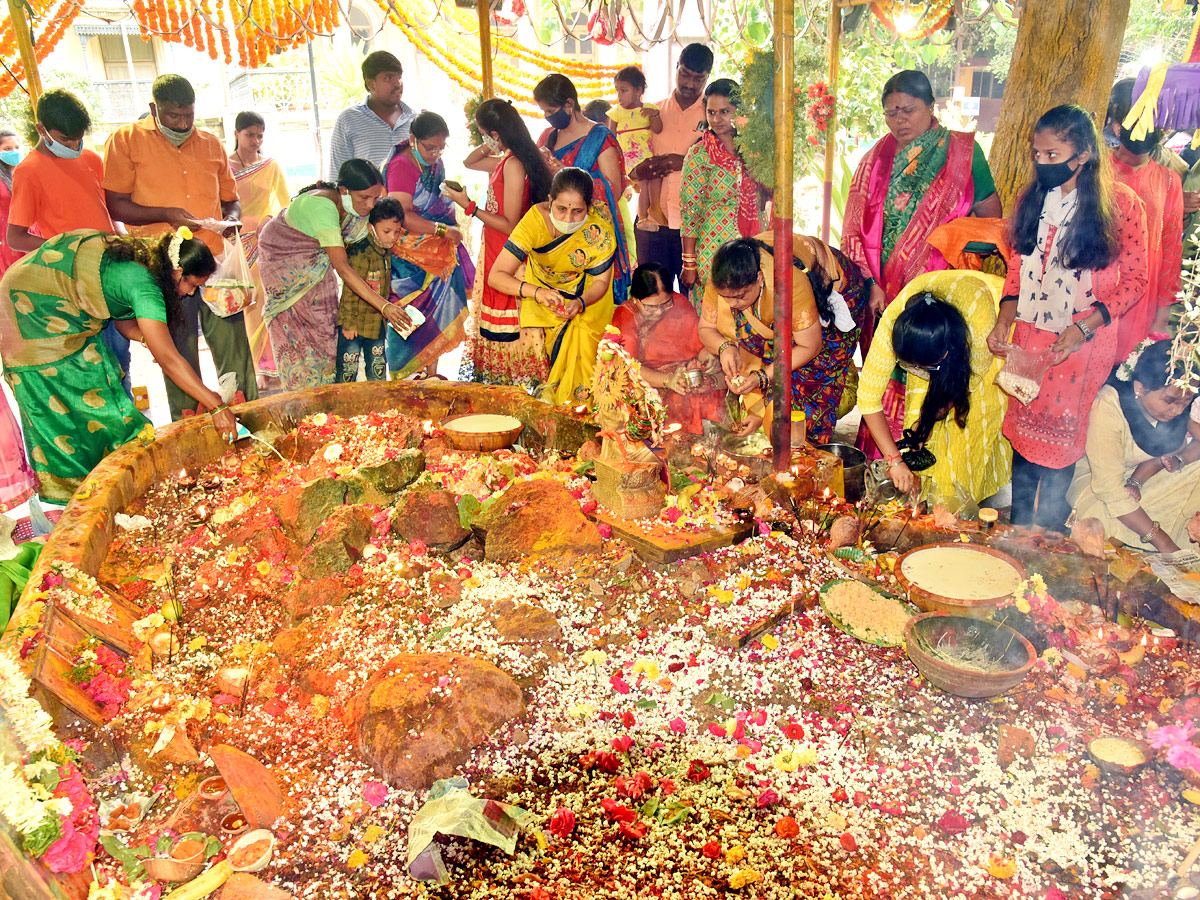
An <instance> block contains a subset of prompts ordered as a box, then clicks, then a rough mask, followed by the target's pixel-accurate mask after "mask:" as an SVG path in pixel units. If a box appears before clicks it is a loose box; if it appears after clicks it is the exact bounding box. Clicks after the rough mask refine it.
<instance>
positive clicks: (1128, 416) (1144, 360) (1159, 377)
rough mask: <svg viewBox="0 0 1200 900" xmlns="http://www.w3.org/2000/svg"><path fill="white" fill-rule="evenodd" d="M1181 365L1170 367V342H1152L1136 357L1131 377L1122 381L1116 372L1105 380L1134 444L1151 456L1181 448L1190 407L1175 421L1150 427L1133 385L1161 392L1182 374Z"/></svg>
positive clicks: (1185, 436)
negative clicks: (1136, 384)
mask: <svg viewBox="0 0 1200 900" xmlns="http://www.w3.org/2000/svg"><path fill="white" fill-rule="evenodd" d="M1183 366H1184V363H1176V364H1174V365H1172V364H1171V341H1169V340H1166V341H1155V342H1154V343H1153V344H1151V345H1150V346H1149V347H1147V348H1146V349H1145V350H1143V351H1142V355H1141V356H1139V357H1138V361H1137V363H1135V364H1134V367H1133V377H1132V378H1130V379H1129V380H1128V381H1122V380H1121V379H1120V378H1118V377H1117V372H1116V371H1114V372H1113V374H1112V375H1110V376H1109V378H1108V384H1110V385H1112V386H1113V387H1114V388H1115V389H1116V391H1117V399H1118V400H1120V402H1121V412H1122V413H1124V415H1125V421H1126V422H1127V423H1128V425H1129V433H1130V435H1131V436H1132V437H1133V442H1134V443H1135V444H1137V445H1138V447H1140V448H1141V449H1142V450H1143V451H1145V452H1146V453H1148V454H1150V455H1151V456H1163V455H1165V454H1167V453H1174V452H1176V451H1177V450H1178V449H1179V448H1180V447H1182V446H1183V442H1184V440H1185V439H1186V438H1187V429H1188V422H1189V420H1190V416H1189V412H1190V410H1191V404H1189V405H1188V407H1187V409H1184V410H1183V412H1181V413H1180V414H1179V415H1178V416H1176V417H1175V418H1174V419H1171V420H1170V421H1168V422H1158V423H1157V424H1155V425H1151V424H1150V423H1149V422H1148V421H1147V420H1146V416H1145V414H1144V413H1143V412H1142V410H1141V407H1140V406H1139V405H1138V401H1137V395H1136V393H1135V392H1134V382H1135V381H1136V382H1139V383H1140V384H1141V385H1142V387H1144V388H1145V389H1146V390H1147V391H1158V390H1162V389H1163V388H1165V387H1167V386H1168V384H1170V382H1171V381H1172V380H1173V379H1175V378H1177V377H1179V376H1180V375H1182V374H1183V372H1182V371H1181V369H1182V367H1183ZM1193 402H1195V401H1194V400H1193Z"/></svg>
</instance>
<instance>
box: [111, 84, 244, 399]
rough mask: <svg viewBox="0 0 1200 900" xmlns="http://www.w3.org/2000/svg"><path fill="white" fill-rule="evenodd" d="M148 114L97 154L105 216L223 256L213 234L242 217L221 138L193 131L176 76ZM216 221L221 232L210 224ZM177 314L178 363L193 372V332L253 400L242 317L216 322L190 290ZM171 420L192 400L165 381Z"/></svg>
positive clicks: (185, 93) (191, 108) (158, 90)
mask: <svg viewBox="0 0 1200 900" xmlns="http://www.w3.org/2000/svg"><path fill="white" fill-rule="evenodd" d="M151 96H152V97H153V100H152V102H151V103H150V115H149V116H146V117H145V118H144V119H142V120H141V121H139V122H135V123H134V124H132V125H125V126H123V127H122V128H119V129H117V131H115V132H114V133H113V135H112V137H110V138H109V140H108V145H107V146H106V147H105V149H104V190H105V193H106V196H107V201H108V210H109V212H110V213H111V214H112V217H113V219H114V220H115V221H118V222H124V223H125V225H126V226H128V228H129V231H130V233H131V234H135V235H138V236H142V237H146V236H152V235H158V234H163V233H165V232H167V231H171V230H172V229H176V228H179V227H182V226H187V227H188V228H191V229H193V230H195V232H196V237H198V238H200V239H201V240H203V241H204V243H205V244H206V245H207V246H208V248H209V250H211V251H212V253H213V255H214V256H216V255H219V254H221V253H222V252H224V243H223V241H222V239H221V235H220V234H218V233H217V231H214V230H211V229H209V228H200V227H199V223H200V222H202V221H203V222H211V223H214V224H213V227H215V228H217V229H218V230H221V231H224V232H225V233H226V234H229V235H232V234H233V231H234V229H236V228H237V220H238V219H239V218H240V217H241V214H242V209H241V204H240V203H239V202H238V195H237V186H236V184H235V183H234V180H233V175H232V173H231V172H230V169H229V160H228V158H227V157H226V155H225V148H224V147H222V146H221V141H220V139H219V138H218V137H217V136H216V135H214V134H210V133H209V132H207V131H200V130H198V129H197V128H196V127H195V117H196V113H195V108H196V93H195V91H194V90H193V89H192V85H191V84H190V83H189V82H188V81H187V79H186V78H184V77H183V76H181V75H160V76H159V77H158V78H157V79H155V81H154V86H153V87H152V89H151ZM216 222H221V223H222V224H221V225H216V224H215V223H216ZM180 302H181V304H182V313H181V315H180V317H179V319H178V321H177V322H175V323H173V326H172V332H171V334H172V337H173V338H174V339H175V345H176V346H177V347H178V348H179V352H180V353H181V354H183V357H184V358H185V359H187V360H188V362H190V363H191V364H192V366H193V367H194V368H195V369H196V371H197V372H199V369H200V358H199V353H198V349H197V338H198V332H199V330H200V329H203V331H204V338H205V340H206V341H207V343H208V346H209V349H211V350H212V355H213V362H214V363H215V364H216V367H217V371H218V372H219V373H220V374H222V375H225V374H227V373H232V374H234V375H235V376H236V378H237V387H238V389H239V390H240V391H242V393H243V394H244V395H245V397H246V399H247V400H254V399H256V398H257V397H258V387H257V379H256V378H255V373H254V362H253V358H252V356H251V355H250V344H249V341H248V340H247V337H246V326H245V324H244V321H243V314H242V313H240V312H239V313H236V314H235V315H232V316H229V317H228V318H224V319H223V318H221V317H220V316H218V315H217V314H216V313H214V312H212V310H210V309H209V308H208V306H207V305H205V304H204V303H203V302H202V300H201V296H200V290H199V289H198V290H196V291H194V292H193V293H191V294H189V295H188V296H187V297H184V298H183V299H182V300H181V301H180ZM164 381H165V384H166V388H167V400H168V402H169V403H170V407H171V417H172V418H173V419H178V418H180V417H181V416H182V415H183V410H184V409H186V408H188V407H189V406H192V401H191V398H190V397H189V396H188V394H186V393H185V392H184V391H182V390H181V389H180V388H179V387H178V385H176V384H175V383H174V382H173V381H171V379H170V378H169V377H164Z"/></svg>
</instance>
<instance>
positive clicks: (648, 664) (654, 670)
mask: <svg viewBox="0 0 1200 900" xmlns="http://www.w3.org/2000/svg"><path fill="white" fill-rule="evenodd" d="M639 672H645V673H646V677H647V678H649V679H651V680H653V679H655V678H657V677H658V665H657V664H656V663H654V662H653V661H652V660H649V659H639V660H638V661H637V662H635V663H634V664H633V674H635V675H637V674H638V673H639Z"/></svg>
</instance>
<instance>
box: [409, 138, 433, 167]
mask: <svg viewBox="0 0 1200 900" xmlns="http://www.w3.org/2000/svg"><path fill="white" fill-rule="evenodd" d="M408 146H410V147H412V152H413V156H414V157H416V160H417V165H419V166H420V167H421V168H422V169H428V168H429V163H427V162H425V157H423V156H422V155H421V151H420V150H418V149H417V142H416V141H412V142H410V143H409V145H408Z"/></svg>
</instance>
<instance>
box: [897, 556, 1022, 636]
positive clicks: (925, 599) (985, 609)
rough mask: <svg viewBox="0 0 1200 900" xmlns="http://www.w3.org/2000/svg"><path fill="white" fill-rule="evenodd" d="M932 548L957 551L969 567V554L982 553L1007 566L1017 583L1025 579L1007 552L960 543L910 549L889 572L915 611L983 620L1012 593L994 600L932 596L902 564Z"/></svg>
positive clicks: (992, 598) (1018, 565) (1017, 564)
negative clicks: (1011, 569)
mask: <svg viewBox="0 0 1200 900" xmlns="http://www.w3.org/2000/svg"><path fill="white" fill-rule="evenodd" d="M934 548H946V549H948V550H950V551H954V552H960V553H962V554H963V565H964V566H969V565H970V563H971V560H970V555H969V554H986V555H987V556H991V557H993V558H995V559H999V560H1003V561H1004V562H1005V563H1007V564H1008V565H1010V566H1011V567H1012V568H1013V569H1014V570H1015V571H1016V573H1017V582H1018V583H1019V582H1021V581H1024V580H1025V567H1024V566H1023V565H1021V563H1019V562H1018V561H1017V560H1015V559H1013V558H1012V557H1011V556H1009V555H1008V554H1007V553H1001V552H1000V551H999V550H993V549H992V548H991V547H982V546H980V545H978V544H963V543H961V542H958V541H945V542H942V543H938V544H925V545H924V546H921V547H914V548H913V549H912V550H909V551H908V552H907V553H905V554H903V555H902V556H901V557H900V558H899V559H897V560H896V565H895V568H894V569H893V571H894V572H895V575H896V580H897V581H898V582H900V586H901V587H902V588H903V589H904V590H905V591H906V592H907V593H908V599H909V600H911V601H912V603H913V604H914V605H916V606H917V607H918V608H919V609H922V610H924V611H925V612H935V611H937V610H942V611H944V612H950V613H957V614H959V615H964V616H972V617H974V618H977V619H986V618H988V617H989V616H991V614H992V613H994V612H995V611H996V608H997V607H998V606H999V605H1000V604H1001V603H1003V602H1004V601H1006V600H1009V599H1011V597H1012V593H1011V592H1009V593H1005V594H1001V595H1000V596H998V597H978V598H965V599H964V598H961V597H948V596H944V595H942V594H936V593H934V592H933V591H930V590H928V589H926V588H924V587H922V586H921V585H919V584H917V583H915V582H913V581H912V580H911V579H910V578H909V577H908V576H907V575H906V574H905V572H904V563H905V561H906V560H908V559H909V558H910V557H912V556H915V555H917V554H918V553H921V552H923V551H927V550H933V549H934Z"/></svg>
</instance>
